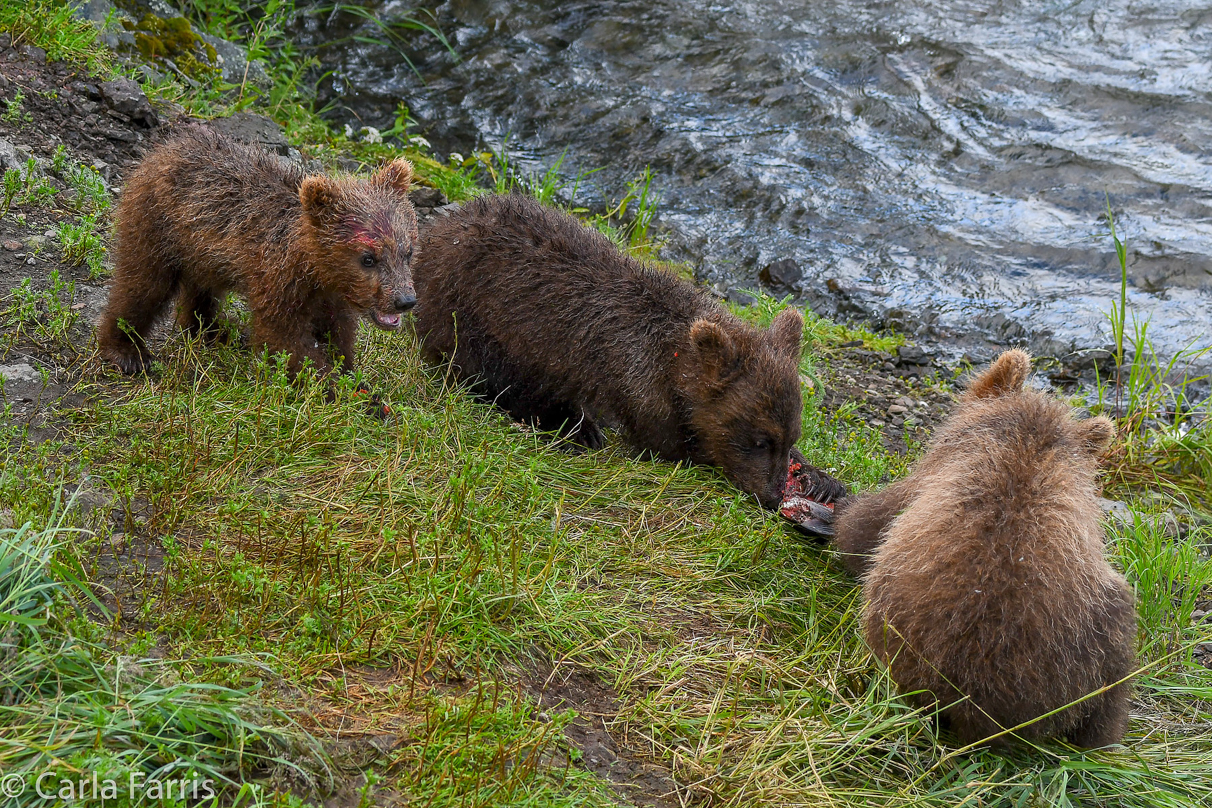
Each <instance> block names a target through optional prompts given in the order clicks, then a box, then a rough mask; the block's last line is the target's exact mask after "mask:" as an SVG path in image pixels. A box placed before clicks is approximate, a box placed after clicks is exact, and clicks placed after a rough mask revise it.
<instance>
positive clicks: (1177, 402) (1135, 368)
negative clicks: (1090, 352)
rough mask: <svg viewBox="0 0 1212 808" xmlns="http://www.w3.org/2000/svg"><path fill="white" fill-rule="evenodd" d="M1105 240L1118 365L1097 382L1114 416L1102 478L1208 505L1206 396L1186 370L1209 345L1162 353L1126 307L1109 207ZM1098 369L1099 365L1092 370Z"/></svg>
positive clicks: (1211, 448) (1124, 272) (1211, 504)
mask: <svg viewBox="0 0 1212 808" xmlns="http://www.w3.org/2000/svg"><path fill="white" fill-rule="evenodd" d="M1107 220H1108V223H1109V225H1110V229H1111V241H1112V243H1113V245H1114V247H1115V253H1116V257H1117V259H1118V261H1119V266H1120V293H1119V300H1118V302H1117V303H1116V304H1114V305H1113V306H1112V307H1111V311H1110V312H1109V313H1108V320H1109V321H1110V324H1111V333H1112V339H1113V340H1114V345H1115V360H1116V369H1115V373H1114V374H1113V376H1112V377H1111V378H1109V379H1105V380H1103V379H1099V381H1098V403H1097V405H1096V407H1095V409H1096V410H1101V411H1104V412H1107V413H1108V414H1111V415H1112V416H1114V417H1115V419H1116V422H1117V424H1118V427H1119V438H1120V440H1119V441H1118V442H1117V443H1116V445H1115V446H1114V447H1113V449H1112V451H1111V452H1109V455H1108V458H1107V460H1108V462H1107V465H1108V474H1107V477H1108V481H1109V483H1110V485H1111V487H1112V488H1113V489H1114V490H1117V491H1120V492H1122V493H1125V494H1126V495H1131V492H1132V491H1133V490H1140V489H1144V488H1152V489H1154V490H1157V491H1160V492H1163V493H1165V494H1166V495H1167V496H1169V497H1171V498H1172V499H1174V500H1175V501H1177V502H1178V503H1180V504H1182V505H1184V506H1187V507H1195V508H1197V509H1200V510H1203V511H1210V510H1212V418H1210V417H1209V407H1210V404H1209V401H1208V399H1206V398H1205V399H1204V400H1203V401H1202V402H1200V403H1197V402H1196V396H1193V395H1192V392H1193V391H1194V390H1196V389H1198V386H1199V383H1200V382H1204V381H1206V380H1207V378H1208V377H1207V376H1206V375H1200V376H1193V375H1191V374H1190V372H1189V371H1188V370H1187V368H1188V367H1190V366H1192V365H1198V364H1199V363H1200V362H1203V363H1205V364H1206V363H1207V361H1208V358H1209V356H1210V355H1212V354H1210V352H1212V343H1210V344H1208V345H1202V346H1201V345H1197V344H1192V345H1190V346H1188V347H1187V348H1186V349H1184V350H1182V351H1179V352H1178V353H1176V354H1175V355H1174V356H1172V357H1170V358H1169V359H1165V358H1163V357H1160V356H1159V355H1158V354H1157V351H1156V350H1155V349H1154V347H1153V342H1152V340H1151V339H1150V338H1149V321H1148V320H1141V319H1139V318H1138V317H1137V315H1136V313H1135V312H1133V311H1130V310H1129V308H1128V252H1127V247H1126V246H1125V244H1124V242H1123V241H1122V240H1121V239H1120V238H1119V236H1118V234H1117V233H1116V231H1115V220H1114V217H1113V216H1112V214H1111V207H1110V202H1109V201H1108V204H1107ZM1096 370H1097V368H1096Z"/></svg>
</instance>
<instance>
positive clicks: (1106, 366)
mask: <svg viewBox="0 0 1212 808" xmlns="http://www.w3.org/2000/svg"><path fill="white" fill-rule="evenodd" d="M1060 360H1061V363H1062V364H1063V365H1064V366H1065V367H1066V368H1068V369H1070V370H1072V371H1073V372H1075V373H1082V372H1084V371H1089V370H1094V369H1095V368H1096V367H1097V368H1098V370H1099V372H1100V373H1103V374H1107V373H1113V372H1114V371H1115V354H1114V353H1113V352H1112V351H1111V350H1109V349H1107V348H1091V349H1088V350H1084V351H1074V352H1073V353H1070V354H1065V355H1064V356H1062V357H1061V358H1060ZM1125 361H1126V358H1125Z"/></svg>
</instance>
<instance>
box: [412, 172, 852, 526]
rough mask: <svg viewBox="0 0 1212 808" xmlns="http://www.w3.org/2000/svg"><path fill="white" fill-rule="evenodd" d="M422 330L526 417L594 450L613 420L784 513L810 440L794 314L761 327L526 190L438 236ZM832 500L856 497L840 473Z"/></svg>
mask: <svg viewBox="0 0 1212 808" xmlns="http://www.w3.org/2000/svg"><path fill="white" fill-rule="evenodd" d="M416 278H417V294H418V297H419V298H420V303H418V305H417V311H416V324H417V333H418V334H419V336H420V337H421V339H422V345H423V353H424V356H425V358H426V359H427V360H428V361H430V362H433V363H437V362H440V361H443V360H449V361H450V363H451V367H452V369H453V371H454V372H455V373H456V374H457V375H458V376H459V377H460V378H462V379H465V380H467V381H469V382H470V383H471V384H472V386H473V389H474V390H476V391H477V392H478V393H480V394H482V395H483V396H484V397H485V398H487V399H489V400H491V401H493V402H494V403H496V404H497V405H498V406H500V407H501V408H503V409H505V410H506V411H508V412H509V413H510V414H511V415H512V416H513V417H514V418H515V419H517V420H520V421H529V422H531V423H534V424H535V425H536V426H538V427H539V428H541V429H545V430H556V429H559V430H562V431H563V432H564V433H565V434H567V435H568V436H569V437H570V438H572V439H573V440H574V441H576V442H578V443H580V444H581V445H583V446H586V447H589V448H598V447H601V446H602V445H603V442H604V437H603V434H602V431H601V426H602V425H610V426H614V427H617V428H619V429H620V430H621V431H622V433H623V435H624V436H625V437H626V438H627V439H628V440H629V442H630V443H631V444H632V445H633V446H634V447H635V448H636V449H639V450H641V451H643V450H648V451H651V452H653V453H655V454H656V455H658V456H660V457H662V458H665V459H667V460H675V461H676V460H690V461H693V462H696V463H703V464H707V465H712V466H716V467H718V468H720V469H721V470H722V471H723V472H724V474H725V475H726V476H727V477H728V478H729V479H730V480H731V481H732V482H733V483H734V484H735V485H736V486H737V487H739V488H741V489H742V490H743V491H746V492H748V493H750V494H753V495H755V496H756V497H757V498H758V500H759V501H760V502H761V503H762V504H763V505H764V506H766V507H768V508H774V507H777V506H778V504H779V501H780V499H781V498H782V494H783V489H784V486H785V484H786V481H787V466H788V456H789V453H790V452H791V450H792V448H793V446H794V445H795V442H796V440H797V439H798V438H799V437H800V417H801V400H800V377H799V359H800V332H801V329H802V327H803V320H802V318H801V317H800V314H799V313H798V312H796V311H795V310H794V309H787V310H785V311H784V312H782V313H781V314H780V315H779V316H778V317H777V318H776V319H775V320H774V322H773V324H772V325H771V326H770V328H769V329H766V330H759V329H756V328H753V327H751V326H749V325H747V324H745V323H743V322H742V321H741V320H739V319H738V318H736V317H734V316H733V315H731V314H729V313H728V312H727V311H726V310H725V309H724V308H723V307H722V306H720V305H719V304H717V303H716V302H714V301H713V300H711V299H710V298H709V297H708V296H707V295H706V294H705V293H704V292H702V291H701V290H699V289H696V288H695V287H694V286H692V285H691V284H689V283H687V282H685V281H683V280H681V279H679V278H678V277H676V276H675V275H673V274H672V273H670V272H666V271H663V270H660V269H656V268H654V267H651V266H647V265H645V264H643V263H641V262H640V261H638V260H636V259H634V258H632V257H630V256H628V255H625V254H624V253H622V252H620V251H619V249H618V248H617V247H615V246H614V244H612V243H611V242H610V240H609V239H607V238H606V236H604V235H602V234H601V233H598V232H597V231H594V230H591V229H589V228H587V227H585V226H584V225H582V224H581V223H580V222H578V221H577V220H576V219H574V218H573V217H571V216H569V215H567V214H565V213H562V212H560V211H556V210H553V209H551V208H548V207H544V206H543V205H541V204H540V203H538V202H536V201H535V200H533V199H530V198H527V197H522V196H493V197H481V198H480V199H476V200H474V201H472V202H470V203H468V204H467V205H466V206H465V207H464V208H463V209H462V210H460V211H458V212H456V213H453V214H451V215H450V216H449V217H447V218H445V219H443V220H441V221H439V222H437V223H436V224H434V226H433V227H432V228H430V229H429V230H428V231H427V232H426V233H425V235H424V236H423V237H422V242H421V246H420V250H419V256H418V258H417V264H416ZM821 493H822V494H824V495H832V496H842V495H844V494H845V489H844V488H843V487H842V486H841V484H840V483H837V482H836V481H834V480H831V479H828V478H825V485H824V486H822V491H821Z"/></svg>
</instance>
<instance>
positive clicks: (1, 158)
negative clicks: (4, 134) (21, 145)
mask: <svg viewBox="0 0 1212 808" xmlns="http://www.w3.org/2000/svg"><path fill="white" fill-rule="evenodd" d="M28 158H29V154H28V153H26V154H22V153H21V152H20V151H19V150H18V147H17V146H14V145H13V144H12V143H9V142H8V141H7V140H4V139H3V138H0V172H3V171H8V170H9V169H13V170H16V171H21V170H22V169H24V168H25V161H26V160H27V159H28Z"/></svg>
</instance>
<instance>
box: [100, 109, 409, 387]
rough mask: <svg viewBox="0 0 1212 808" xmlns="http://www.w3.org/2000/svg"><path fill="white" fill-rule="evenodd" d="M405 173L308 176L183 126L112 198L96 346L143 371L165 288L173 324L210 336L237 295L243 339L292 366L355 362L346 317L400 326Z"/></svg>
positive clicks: (401, 164) (405, 265) (404, 295)
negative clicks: (248, 335) (111, 258)
mask: <svg viewBox="0 0 1212 808" xmlns="http://www.w3.org/2000/svg"><path fill="white" fill-rule="evenodd" d="M411 177H412V167H411V165H410V164H409V163H408V162H407V161H405V160H397V161H395V162H393V163H390V164H388V165H387V166H385V167H383V168H382V169H380V171H379V172H378V173H377V174H375V175H374V176H372V177H371V178H370V179H359V178H352V177H350V178H342V179H337V178H333V177H328V176H322V175H321V176H306V175H305V174H304V173H303V171H302V170H301V169H300V168H298V167H296V166H294V165H292V164H290V163H288V162H286V161H284V160H281V159H279V158H277V157H274V156H272V155H269V154H267V153H265V152H264V151H262V150H261V149H258V148H255V147H251V146H246V145H244V144H242V143H237V142H236V141H233V140H230V139H228V138H226V137H224V136H222V135H220V134H218V133H217V132H215V131H214V130H212V129H210V128H208V127H204V126H191V127H189V128H187V129H186V130H184V131H183V132H182V133H181V134H179V135H178V136H176V137H175V138H173V139H172V140H170V141H168V142H167V143H165V144H163V145H162V146H160V147H159V148H157V149H156V150H155V151H153V152H152V153H151V154H149V155H148V156H147V157H146V158H145V159H144V161H143V163H142V164H141V165H140V166H139V168H138V169H137V170H136V171H135V172H134V174H132V175H131V177H130V180H129V182H128V183H127V185H126V189H125V192H124V193H123V195H122V201H121V204H120V205H119V206H118V210H117V214H116V231H117V234H116V235H117V239H116V248H115V253H114V255H115V266H114V277H113V281H112V284H111V286H110V294H109V303H108V305H107V308H106V310H105V313H104V315H103V316H102V318H101V321H100V323H99V325H98V329H97V341H98V344H99V346H100V349H101V353H102V355H103V356H105V357H106V358H107V359H108V360H110V361H111V362H113V363H114V364H115V365H117V366H118V368H119V369H121V370H122V371H123V372H125V373H137V372H140V371H142V370H144V369H146V367H147V365H148V363H149V362H150V361H151V354H150V352H149V350H148V347H147V337H148V334H149V333H150V331H151V329H152V327H153V326H154V325H155V321H156V319H157V318H158V317H159V316H160V314H161V313H162V312H163V311H164V309H165V308H167V306H168V304H169V303H170V302H171V301H172V300H173V299H174V298H175V299H176V301H177V322H178V324H179V325H180V326H181V328H183V329H185V330H186V331H187V332H189V333H191V334H198V333H211V334H213V333H214V332H215V331H216V330H217V329H216V317H217V314H218V309H219V306H220V305H221V304H222V300H223V297H224V295H225V294H226V293H227V292H229V291H236V292H238V293H239V294H241V295H242V296H243V297H244V298H245V299H246V301H247V303H248V308H249V310H250V311H251V314H252V344H253V346H254V347H255V348H258V349H260V348H262V347H264V348H268V349H269V350H270V351H271V352H278V351H283V352H285V353H287V354H288V355H289V365H288V367H289V370H290V373H291V375H292V376H293V375H294V374H296V373H297V372H298V371H299V369H300V368H302V366H303V364H304V361H305V360H308V359H310V360H311V363H312V364H313V365H314V366H315V368H316V369H317V370H318V371H319V372H320V373H327V372H329V371H331V370H332V368H333V365H334V361H333V360H334V359H335V361H336V362H337V363H339V364H340V367H341V370H343V371H349V370H352V368H353V365H354V344H355V337H356V333H357V317H358V316H359V315H371V316H373V318H374V319H375V321H376V324H378V325H380V327H391V323H392V322H393V321H394V322H395V323H396V327H398V312H402V311H405V310H407V308H410V307H411V306H412V304H413V303H414V302H415V300H416V296H415V292H414V290H413V285H412V275H411V257H412V250H413V247H414V244H415V242H416V238H417V222H416V213H415V211H414V210H413V208H412V204H411V203H410V202H409V201H408V196H407V191H408V186H409V183H410V181H411ZM364 261H373V266H370V267H368V266H365V265H364V263H363V262H364ZM330 349H331V353H332V354H333V357H332V358H330Z"/></svg>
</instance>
